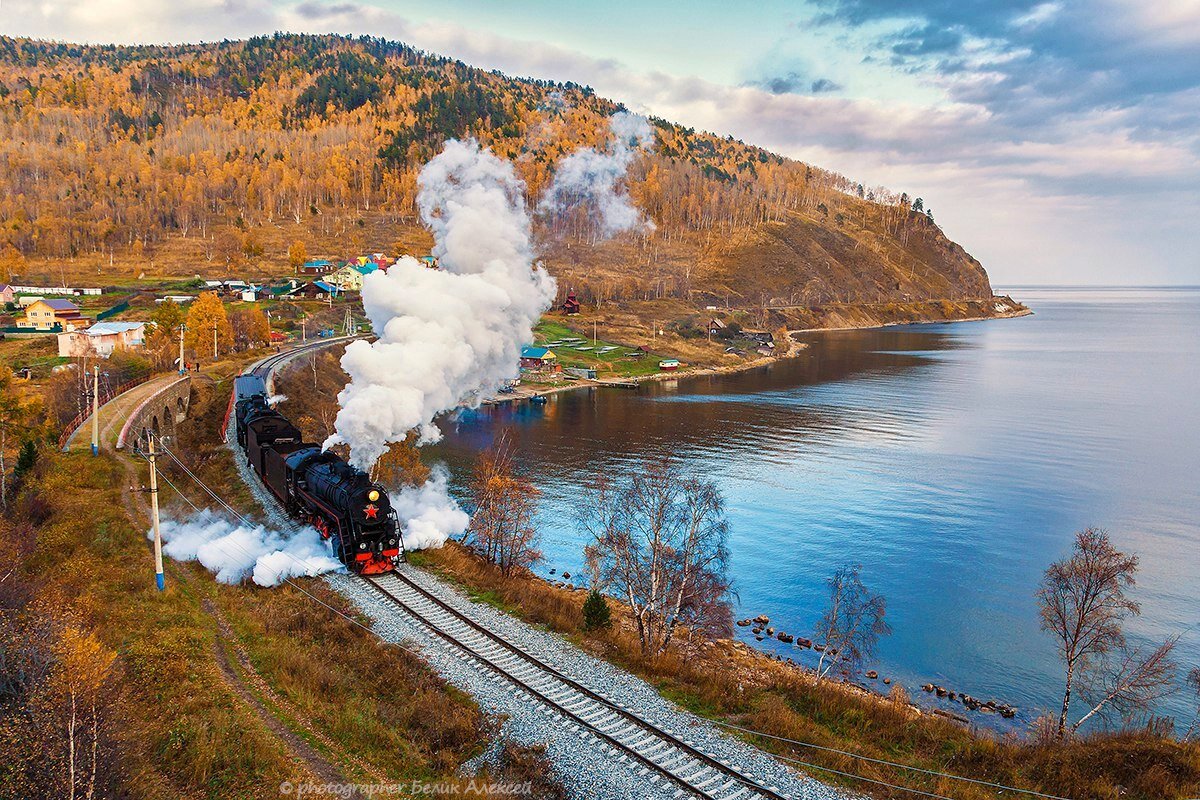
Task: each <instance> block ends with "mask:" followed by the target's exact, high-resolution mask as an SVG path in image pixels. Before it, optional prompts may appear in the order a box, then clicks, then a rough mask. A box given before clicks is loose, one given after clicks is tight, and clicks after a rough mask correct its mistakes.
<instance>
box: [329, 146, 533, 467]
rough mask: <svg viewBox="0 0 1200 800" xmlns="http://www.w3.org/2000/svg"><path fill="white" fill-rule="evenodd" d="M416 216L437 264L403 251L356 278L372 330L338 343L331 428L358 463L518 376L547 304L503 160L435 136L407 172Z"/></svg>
mask: <svg viewBox="0 0 1200 800" xmlns="http://www.w3.org/2000/svg"><path fill="white" fill-rule="evenodd" d="M417 183H418V186H419V192H418V195H417V204H418V206H419V207H420V210H421V219H422V221H424V223H425V224H426V225H427V226H428V227H429V228H430V230H431V231H432V232H433V236H434V246H433V255H434V256H435V257H436V258H437V259H438V263H439V264H440V265H441V269H438V270H433V269H427V268H426V267H425V266H424V265H422V264H421V263H420V262H418V261H417V260H416V259H414V258H412V257H409V256H405V257H403V258H401V259H399V260H398V261H397V262H396V263H395V264H393V265H392V266H391V267H390V268H389V269H388V271H387V272H382V271H380V272H373V273H371V274H370V275H368V276H366V278H365V279H364V280H363V289H362V299H363V309H364V311H365V312H366V314H367V316H368V317H369V318H370V320H371V324H372V327H373V328H374V330H375V331H376V333H377V334H378V336H379V338H378V339H376V340H375V341H374V342H366V341H361V340H360V341H356V342H351V343H350V345H348V346H347V347H346V353H345V355H344V356H343V357H342V362H341V363H342V369H344V370H345V371H346V373H347V374H348V375H349V376H350V382H349V383H348V384H347V385H346V388H345V389H343V390H342V391H341V392H339V393H338V403H339V405H340V406H341V409H340V410H339V411H338V415H337V420H336V422H335V425H334V427H335V430H336V433H334V435H332V436H330V437H329V439H327V440H326V441H325V447H330V446H331V445H334V444H338V443H345V444H348V445H350V461H351V463H352V464H354V465H355V466H357V467H359V468H361V469H364V470H367V469H370V467H371V465H373V464H374V463H375V462H376V461H377V460H378V459H379V456H381V455H382V454H383V452H384V451H385V449H386V448H387V445H388V443H389V442H397V441H400V440H401V439H403V438H404V436H405V434H407V433H408V431H410V430H412V429H414V428H416V429H418V430H419V432H420V437H421V439H420V443H422V444H427V443H429V442H433V441H437V439H439V438H440V437H441V433H440V432H439V431H438V429H437V427H436V426H434V424H433V418H434V417H435V416H436V415H437V414H439V413H441V412H443V411H448V410H449V409H452V408H456V407H458V406H459V405H462V404H464V403H473V402H477V401H478V398H479V396H480V395H481V394H482V393H486V392H489V391H494V390H496V389H498V388H499V387H500V386H501V385H502V384H503V383H504V382H505V381H507V380H510V379H512V378H515V377H516V376H517V374H518V367H517V365H518V361H519V359H520V355H521V346H522V345H523V344H525V343H526V342H528V341H529V340H530V338H531V337H532V335H533V326H534V325H535V324H536V323H537V321H538V318H539V317H540V316H541V315H542V312H544V311H545V310H546V309H548V308H549V307H550V304H551V303H552V302H553V300H554V293H555V289H554V280H553V279H552V278H551V277H550V276H549V275H548V274H547V273H546V271H545V270H544V269H542V268H541V267H540V266H537V267H535V266H534V265H533V246H532V244H531V242H530V228H529V215H528V214H527V213H526V211H525V203H524V199H523V195H522V188H523V186H522V183H521V181H520V180H518V179H517V177H516V175H515V174H514V172H513V168H512V165H511V164H509V163H508V162H506V161H502V160H501V159H499V158H497V157H496V156H495V155H493V154H492V153H491V151H489V150H486V149H481V148H480V147H479V145H478V144H477V143H476V142H473V141H468V142H459V141H454V140H451V141H448V142H446V147H445V149H444V150H443V151H442V152H441V153H440V154H439V155H438V156H436V157H435V158H434V159H433V160H432V161H430V162H429V163H428V164H426V165H425V168H424V169H422V170H421V174H420V176H419V177H418V179H417Z"/></svg>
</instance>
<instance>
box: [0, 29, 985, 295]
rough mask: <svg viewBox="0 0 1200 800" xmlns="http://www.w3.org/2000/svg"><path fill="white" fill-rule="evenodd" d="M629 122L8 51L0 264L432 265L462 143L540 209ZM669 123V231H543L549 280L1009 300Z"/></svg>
mask: <svg viewBox="0 0 1200 800" xmlns="http://www.w3.org/2000/svg"><path fill="white" fill-rule="evenodd" d="M620 108H621V106H620V104H619V103H616V102H613V101H610V100H606V99H603V98H601V97H598V96H596V95H595V94H594V93H593V92H592V91H591V90H590V89H589V88H588V87H585V86H579V85H576V84H573V83H550V82H544V81H535V80H526V79H515V78H510V77H507V76H504V75H501V74H499V73H494V72H486V71H483V70H479V69H476V68H472V67H469V66H467V65H465V64H463V63H461V62H458V61H453V60H450V59H447V58H442V57H438V56H433V55H430V54H427V53H423V52H420V51H417V50H414V49H412V48H410V47H408V46H406V45H403V44H398V43H393V42H388V41H384V40H380V39H372V38H356V39H351V38H345V37H335V36H309V35H281V34H279V35H275V36H267V37H257V38H253V39H250V40H247V41H241V42H222V43H219V44H201V45H182V46H169V47H158V46H155V47H150V46H131V47H125V46H107V45H106V46H79V45H70V44H59V43H48V42H39V41H31V40H24V39H13V38H8V37H0V181H2V182H3V189H4V191H3V193H2V194H0V251H2V252H3V255H2V256H0V262H2V265H3V269H4V270H5V271H7V272H8V273H10V274H13V273H20V274H21V275H22V276H23V277H30V278H33V277H37V276H45V277H46V278H47V279H49V278H56V277H58V276H59V275H60V273H61V274H63V275H65V274H67V273H68V272H71V273H76V272H78V271H81V270H87V269H91V271H92V273H93V274H94V273H95V272H98V271H99V270H100V268H101V266H103V268H104V273H105V275H106V276H108V275H115V274H121V273H122V272H123V271H124V272H125V273H128V274H138V273H145V272H151V273H157V274H166V275H170V274H175V275H189V276H190V275H191V274H194V273H204V274H222V273H225V272H228V271H229V269H230V268H231V267H235V268H237V269H239V270H243V271H246V272H248V273H249V274H255V273H256V272H257V273H270V272H276V273H277V272H280V271H282V270H283V269H286V268H287V264H288V258H287V248H288V247H289V246H290V245H291V244H292V243H293V242H294V241H297V240H299V241H302V242H304V243H305V244H306V246H307V251H308V253H309V254H311V255H313V256H325V257H337V256H340V255H342V251H343V250H344V251H347V252H349V251H353V250H356V249H369V250H396V249H417V248H420V247H421V246H422V245H425V246H427V239H425V238H423V237H424V233H423V231H422V230H421V229H420V227H419V225H418V224H417V220H416V216H415V209H414V199H415V190H416V174H417V172H418V171H419V169H420V167H421V166H422V165H423V164H424V163H425V162H426V161H427V160H428V159H429V158H430V157H431V156H432V155H433V154H435V153H436V152H437V151H438V150H439V149H440V147H441V144H442V143H443V142H444V141H445V140H446V139H448V138H452V137H463V136H472V137H475V138H477V139H478V140H479V141H481V142H483V143H485V144H486V145H488V146H490V147H491V148H492V149H493V150H494V151H495V152H497V153H498V154H500V155H501V156H503V157H505V158H507V159H510V160H512V161H513V162H514V163H515V165H516V168H517V170H518V173H519V174H520V176H521V177H522V179H523V180H524V181H525V183H526V185H527V191H528V196H529V201H530V203H531V205H532V204H534V203H536V200H537V198H539V197H540V196H541V194H542V193H543V191H544V190H545V188H546V187H547V185H548V183H549V182H550V180H551V179H552V177H553V174H554V169H555V165H556V163H557V162H558V161H559V159H560V158H561V157H562V156H564V155H565V154H567V153H569V152H571V151H572V150H574V149H575V148H577V147H579V146H581V145H597V146H603V145H604V144H605V143H606V141H607V136H608V127H607V125H606V119H607V117H609V116H610V115H611V114H613V113H614V112H615V111H617V110H619V109H620ZM652 123H653V126H654V132H655V139H656V142H655V145H654V146H653V147H652V148H651V149H650V150H649V151H648V152H646V153H644V154H642V155H641V156H640V157H639V159H638V160H637V162H636V163H635V164H634V166H633V168H632V170H631V172H630V175H629V179H628V180H629V190H630V193H631V195H632V196H633V199H634V200H635V202H636V203H637V204H638V206H639V207H640V208H641V209H643V211H644V212H645V213H646V214H647V215H648V217H649V218H650V219H651V220H652V221H653V223H654V230H653V232H644V233H639V234H637V235H626V236H625V237H622V238H620V239H618V240H616V241H612V242H598V241H597V238H598V237H597V232H596V231H595V230H594V229H593V227H594V226H593V224H592V223H591V221H590V217H589V215H588V213H587V209H577V210H576V211H574V212H572V213H569V214H562V215H558V216H554V217H550V218H541V219H540V220H539V223H538V228H539V230H538V234H539V237H540V238H541V239H542V241H543V243H544V244H543V247H542V249H543V252H544V255H545V259H546V263H547V265H548V266H549V267H550V269H551V270H552V271H554V272H556V273H557V274H559V275H560V276H566V277H567V278H568V279H569V281H568V282H569V283H571V284H572V285H573V286H576V287H578V289H579V291H580V293H581V297H582V298H584V299H585V300H586V299H597V300H606V299H615V300H620V299H650V298H654V297H664V296H669V297H677V298H686V299H690V300H693V301H697V302H701V301H704V302H714V301H720V302H722V303H724V304H733V305H755V304H767V303H770V304H775V305H783V304H814V303H822V302H825V303H828V302H878V301H891V300H906V299H915V300H930V299H963V298H985V297H990V294H991V292H990V286H989V284H988V280H987V276H986V274H985V273H984V271H983V269H982V267H981V266H980V265H979V263H978V262H976V261H975V260H974V259H972V258H971V257H970V256H969V255H967V254H966V252H965V251H963V250H962V248H961V247H959V246H958V245H957V244H954V243H953V242H950V241H949V240H948V239H946V237H945V236H944V235H943V234H942V232H941V231H940V229H939V228H938V227H937V225H936V224H935V222H934V220H933V216H932V214H931V213H929V211H928V210H927V209H924V208H923V207H922V205H921V203H920V202H919V201H918V199H917V198H915V197H910V196H909V195H907V194H902V193H897V192H892V191H889V190H887V189H884V188H881V187H873V188H869V187H866V186H864V185H863V184H861V183H857V182H855V181H853V180H851V179H849V178H846V177H844V176H841V175H838V174H834V173H831V172H828V171H826V170H823V169H820V168H819V167H816V166H813V165H808V164H804V163H800V162H797V161H793V160H789V159H786V158H783V157H780V156H778V155H775V154H773V153H770V152H768V151H766V150H763V149H761V148H758V147H754V146H751V145H747V144H744V143H742V142H740V141H736V140H734V139H732V138H722V137H718V136H714V135H710V134H706V133H702V132H698V131H695V130H692V129H690V128H685V127H682V126H680V125H676V124H673V123H671V122H668V121H665V120H661V119H652ZM579 242H586V243H588V244H590V245H594V246H592V247H586V248H582V247H577V248H574V249H572V247H571V245H572V244H575V243H579ZM631 267H632V268H631ZM0 277H4V278H5V279H7V277H8V276H0Z"/></svg>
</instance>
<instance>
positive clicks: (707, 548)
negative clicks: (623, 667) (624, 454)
mask: <svg viewBox="0 0 1200 800" xmlns="http://www.w3.org/2000/svg"><path fill="white" fill-rule="evenodd" d="M580 518H581V521H582V525H583V527H584V528H585V529H586V530H587V532H588V533H589V534H590V535H591V537H592V543H591V544H589V545H588V546H587V548H585V555H586V556H587V560H588V567H589V569H590V570H591V573H592V581H593V585H594V586H596V587H598V588H602V589H605V590H607V591H609V592H611V593H612V594H615V595H616V596H619V597H620V598H621V599H622V600H624V601H625V602H626V603H628V605H629V607H630V609H631V610H632V612H633V616H634V621H635V623H636V625H637V631H638V639H639V642H640V644H641V648H642V652H643V653H647V654H650V655H657V654H659V653H662V652H663V651H664V650H666V648H667V647H668V646H669V645H670V643H671V640H672V638H673V636H674V634H675V631H676V629H677V627H678V626H679V625H681V624H682V625H685V626H687V627H689V628H692V629H698V630H702V631H704V632H705V633H709V634H712V633H724V632H727V631H728V629H729V627H730V613H731V612H730V609H729V604H728V596H729V592H730V582H729V578H728V570H727V562H728V558H729V549H728V544H727V541H728V536H729V526H728V523H727V522H726V520H725V501H724V498H722V496H721V493H720V491H719V490H718V489H717V488H716V486H715V485H714V484H713V483H711V482H708V481H703V480H701V479H699V478H698V477H696V476H691V475H685V474H683V473H681V472H680V471H679V470H678V469H676V467H675V466H674V465H673V464H671V463H670V462H668V461H658V462H654V463H651V464H648V465H646V466H644V467H643V468H641V469H640V470H638V471H636V472H634V473H633V474H632V475H631V476H630V477H629V478H628V479H627V480H626V481H624V482H622V483H613V482H611V481H610V480H608V479H607V478H606V477H600V478H598V479H597V480H596V482H595V484H594V487H593V489H592V491H591V492H590V493H589V495H588V497H587V498H586V500H585V502H584V507H583V508H582V509H581V514H580Z"/></svg>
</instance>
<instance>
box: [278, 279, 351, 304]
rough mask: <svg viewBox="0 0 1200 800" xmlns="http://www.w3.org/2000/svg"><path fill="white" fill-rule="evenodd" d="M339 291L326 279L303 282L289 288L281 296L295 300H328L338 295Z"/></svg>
mask: <svg viewBox="0 0 1200 800" xmlns="http://www.w3.org/2000/svg"><path fill="white" fill-rule="evenodd" d="M337 293H338V289H337V287H336V286H333V285H331V284H328V283H326V282H325V281H309V282H308V283H302V284H300V285H299V286H295V287H293V288H291V289H289V290H288V291H286V292H284V293H283V294H282V295H280V296H281V297H288V298H291V299H294V300H295V299H305V300H328V299H330V298H332V297H336V296H337Z"/></svg>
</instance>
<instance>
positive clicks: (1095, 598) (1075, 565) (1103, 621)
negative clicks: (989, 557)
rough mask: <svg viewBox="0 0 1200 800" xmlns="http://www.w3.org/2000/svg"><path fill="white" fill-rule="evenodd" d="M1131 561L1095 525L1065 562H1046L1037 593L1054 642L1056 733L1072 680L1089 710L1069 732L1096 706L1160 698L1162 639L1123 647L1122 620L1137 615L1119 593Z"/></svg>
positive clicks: (1164, 669)
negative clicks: (1060, 683)
mask: <svg viewBox="0 0 1200 800" xmlns="http://www.w3.org/2000/svg"><path fill="white" fill-rule="evenodd" d="M1137 568H1138V558H1137V556H1135V555H1129V554H1126V553H1123V552H1121V551H1120V550H1117V549H1116V548H1115V547H1113V545H1112V542H1111V541H1110V540H1109V538H1108V534H1107V533H1106V532H1104V531H1102V530H1097V529H1096V528H1088V529H1087V530H1084V531H1080V532H1079V533H1078V534H1076V536H1075V547H1074V551H1073V552H1072V554H1071V557H1070V558H1067V559H1064V560H1062V561H1057V562H1055V563H1053V564H1051V565H1050V566H1049V567H1048V568H1047V569H1046V573H1045V575H1044V576H1043V578H1042V585H1041V587H1040V588H1039V589H1038V591H1037V602H1038V608H1039V613H1040V615H1041V627H1042V630H1045V631H1048V632H1049V633H1051V634H1052V635H1053V636H1054V637H1055V639H1056V640H1057V644H1058V653H1059V657H1060V658H1061V659H1062V661H1063V665H1064V666H1065V668H1066V679H1065V685H1064V688H1063V702H1062V711H1061V713H1060V714H1059V718H1058V734H1059V736H1060V737H1062V736H1064V735H1066V732H1067V715H1068V714H1069V712H1070V707H1071V694H1072V691H1073V690H1074V688H1075V684H1076V681H1077V680H1080V681H1081V682H1082V683H1083V684H1084V686H1085V688H1086V689H1087V690H1088V691H1087V693H1086V696H1087V697H1088V698H1089V699H1091V700H1094V701H1095V702H1094V704H1093V708H1092V709H1091V711H1089V712H1088V713H1087V714H1086V715H1084V716H1083V717H1082V718H1081V719H1080V720H1079V721H1078V722H1076V723H1075V724H1074V725H1073V726H1071V730H1072V731H1075V730H1078V728H1079V726H1080V725H1082V724H1083V723H1084V722H1085V721H1086V720H1087V719H1089V718H1090V717H1091V716H1092V715H1093V714H1095V713H1096V712H1097V711H1099V710H1100V709H1101V708H1102V707H1104V706H1106V705H1109V704H1112V705H1114V706H1116V707H1121V708H1124V709H1125V710H1126V711H1127V712H1131V711H1132V709H1133V708H1134V707H1139V706H1140V707H1144V705H1145V703H1147V702H1149V700H1151V699H1153V698H1154V697H1157V696H1159V695H1160V694H1161V693H1162V685H1163V684H1164V683H1165V682H1169V675H1170V671H1171V669H1173V667H1171V665H1170V655H1171V650H1172V649H1173V647H1174V640H1173V639H1169V640H1167V642H1165V643H1164V644H1163V645H1162V646H1160V647H1158V648H1155V649H1154V650H1153V651H1152V652H1150V653H1149V654H1147V653H1145V652H1143V651H1141V650H1137V649H1133V650H1131V649H1128V648H1127V647H1126V644H1125V631H1124V622H1125V620H1126V618H1128V617H1130V616H1136V615H1138V614H1140V613H1141V608H1140V607H1139V606H1138V604H1137V603H1136V602H1134V601H1133V600H1131V599H1130V598H1129V597H1128V596H1127V595H1126V591H1127V590H1128V589H1130V588H1131V587H1132V586H1133V585H1134V583H1135V581H1134V575H1135V573H1136V572H1137Z"/></svg>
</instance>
